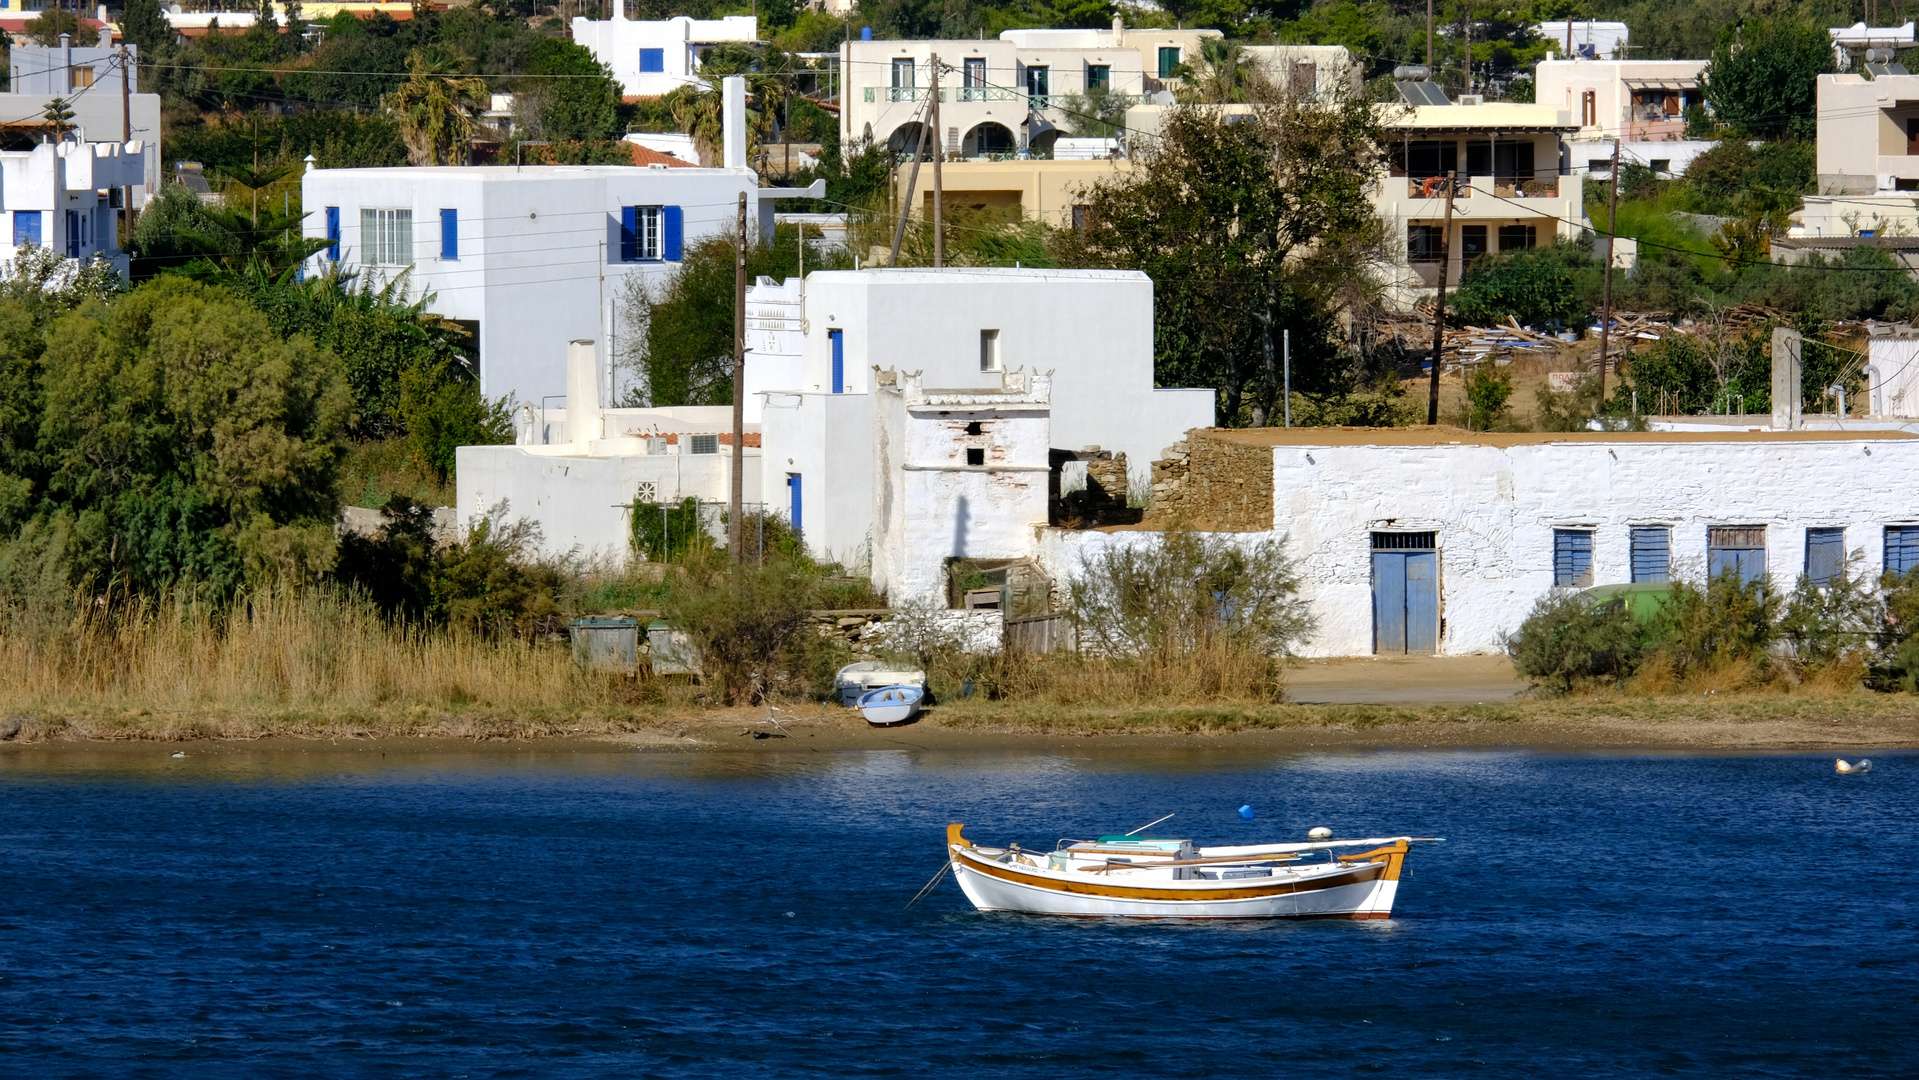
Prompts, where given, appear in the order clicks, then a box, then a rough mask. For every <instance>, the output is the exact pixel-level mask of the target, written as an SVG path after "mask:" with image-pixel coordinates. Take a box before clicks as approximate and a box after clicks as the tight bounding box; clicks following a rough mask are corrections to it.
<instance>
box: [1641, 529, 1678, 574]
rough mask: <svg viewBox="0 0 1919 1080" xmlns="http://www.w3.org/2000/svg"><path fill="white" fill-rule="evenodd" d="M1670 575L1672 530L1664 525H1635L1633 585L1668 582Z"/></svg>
mask: <svg viewBox="0 0 1919 1080" xmlns="http://www.w3.org/2000/svg"><path fill="white" fill-rule="evenodd" d="M1671 574H1672V530H1671V529H1668V528H1666V527H1665V526H1664V525H1636V526H1634V527H1633V530H1632V579H1633V583H1634V584H1639V583H1641V582H1647V583H1652V584H1657V583H1660V582H1665V581H1670V580H1671V579H1672V578H1671Z"/></svg>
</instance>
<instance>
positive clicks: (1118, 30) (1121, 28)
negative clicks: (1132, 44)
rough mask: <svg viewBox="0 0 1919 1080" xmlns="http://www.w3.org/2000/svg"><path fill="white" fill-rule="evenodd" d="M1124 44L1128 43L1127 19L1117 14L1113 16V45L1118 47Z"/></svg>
mask: <svg viewBox="0 0 1919 1080" xmlns="http://www.w3.org/2000/svg"><path fill="white" fill-rule="evenodd" d="M1124 44H1126V20H1125V19H1123V18H1120V17H1119V16H1118V15H1115V16H1113V47H1114V48H1118V47H1119V46H1121V45H1124Z"/></svg>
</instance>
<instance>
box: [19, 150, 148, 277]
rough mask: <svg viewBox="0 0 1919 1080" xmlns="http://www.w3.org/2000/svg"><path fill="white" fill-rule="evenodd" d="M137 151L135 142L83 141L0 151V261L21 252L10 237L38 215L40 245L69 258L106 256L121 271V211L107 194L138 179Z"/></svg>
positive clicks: (123, 259) (124, 264)
mask: <svg viewBox="0 0 1919 1080" xmlns="http://www.w3.org/2000/svg"><path fill="white" fill-rule="evenodd" d="M141 154H142V148H141V147H140V145H139V144H137V143H129V144H126V145H125V146H122V145H121V144H119V143H87V142H64V143H42V144H40V145H39V146H36V147H34V148H33V149H31V150H9V151H4V152H0V259H11V258H13V257H14V256H16V255H17V254H19V248H17V247H16V246H15V245H14V237H15V235H16V234H19V235H22V237H23V238H24V236H25V235H26V234H25V233H24V232H23V231H22V226H23V222H24V221H25V220H27V219H28V218H34V216H35V215H37V218H35V220H37V221H38V222H39V228H40V244H41V245H42V246H44V247H49V248H52V249H53V250H54V251H55V252H57V253H59V254H61V255H65V256H68V257H71V258H79V259H90V258H93V257H94V256H96V255H101V256H105V257H106V258H107V259H108V260H110V261H112V262H113V263H114V264H115V265H116V266H117V267H118V268H119V269H120V272H121V273H123V274H124V273H125V272H126V269H127V259H126V256H125V255H124V254H122V253H121V251H120V243H119V213H120V212H119V211H118V210H117V209H115V208H114V207H113V206H112V205H111V202H112V197H111V194H109V192H110V191H111V190H112V189H116V188H123V187H128V186H132V185H135V184H138V183H139V182H140V178H141V169H142V161H141ZM69 215H71V217H70V216H69Z"/></svg>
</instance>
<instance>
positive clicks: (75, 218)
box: [67, 210, 80, 259]
mask: <svg viewBox="0 0 1919 1080" xmlns="http://www.w3.org/2000/svg"><path fill="white" fill-rule="evenodd" d="M79 257H80V211H78V210H69V211H67V258H69V259H77V258H79Z"/></svg>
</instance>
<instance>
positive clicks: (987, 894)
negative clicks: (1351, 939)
mask: <svg viewBox="0 0 1919 1080" xmlns="http://www.w3.org/2000/svg"><path fill="white" fill-rule="evenodd" d="M963 828H964V826H962V825H948V826H947V827H946V850H947V853H948V855H949V856H950V857H951V859H952V869H953V877H954V879H955V880H956V881H958V882H959V887H960V890H961V891H962V892H964V893H966V898H967V899H968V900H971V901H972V902H973V906H974V907H976V908H978V909H979V910H981V911H1024V912H1030V913H1032V914H1036V915H1079V916H1089V917H1102V916H1103V917H1107V918H1126V919H1293V918H1321V919H1328V918H1330V919H1387V918H1391V917H1392V913H1393V898H1394V897H1395V896H1396V895H1397V894H1398V892H1399V874H1400V868H1401V867H1402V865H1403V864H1404V863H1405V859H1406V852H1407V849H1408V847H1409V845H1411V844H1412V843H1413V842H1414V841H1417V840H1434V841H1436V840H1437V839H1438V838H1437V837H1423V836H1422V837H1415V836H1390V837H1374V838H1372V839H1368V840H1332V839H1326V840H1313V841H1310V842H1308V843H1304V844H1252V845H1244V846H1237V847H1194V846H1193V842H1192V841H1191V840H1145V839H1139V838H1136V837H1133V836H1102V837H1100V838H1099V839H1098V840H1062V841H1060V842H1059V846H1058V849H1057V850H1054V851H1022V850H1020V847H1019V845H1018V844H1012V845H1009V846H1007V847H1003V848H999V847H980V846H977V845H975V844H974V843H973V842H972V841H970V840H968V839H966V838H965V837H964V836H961V835H960V831H961V829H963ZM1315 831H1317V830H1315ZM1342 848H1362V849H1366V850H1361V851H1358V852H1355V853H1353V854H1350V855H1340V854H1336V851H1337V850H1338V849H1342Z"/></svg>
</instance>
